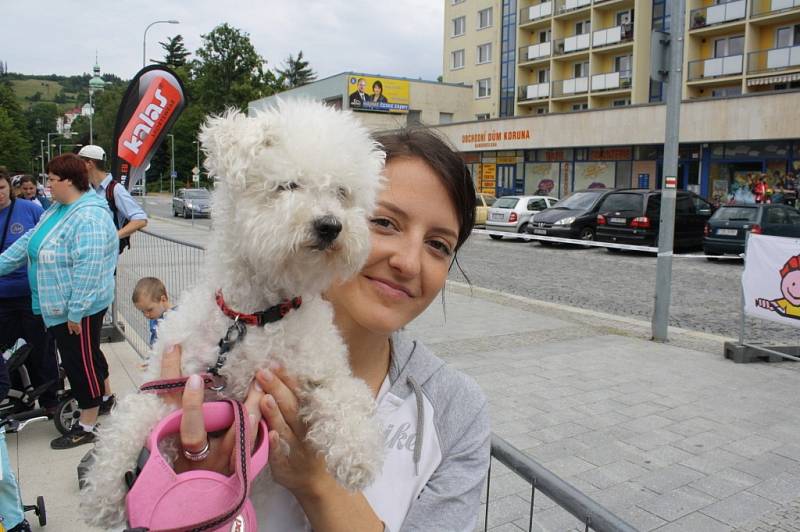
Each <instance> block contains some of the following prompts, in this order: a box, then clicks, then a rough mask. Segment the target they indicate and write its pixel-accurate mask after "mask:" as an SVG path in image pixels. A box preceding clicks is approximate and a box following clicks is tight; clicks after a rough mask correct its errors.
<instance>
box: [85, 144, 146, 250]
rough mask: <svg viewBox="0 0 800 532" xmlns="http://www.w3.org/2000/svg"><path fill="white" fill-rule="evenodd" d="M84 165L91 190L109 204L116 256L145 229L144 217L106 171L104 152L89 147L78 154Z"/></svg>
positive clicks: (90, 145) (98, 147)
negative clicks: (115, 238)
mask: <svg viewBox="0 0 800 532" xmlns="http://www.w3.org/2000/svg"><path fill="white" fill-rule="evenodd" d="M78 157H80V158H81V159H83V160H84V161H85V162H86V169H87V171H88V172H89V180H90V181H91V184H92V188H94V190H95V192H97V194H98V195H99V196H101V197H104V198H105V199H106V201H107V202H108V207H109V208H110V209H111V213H112V216H113V219H114V225H115V226H116V227H117V235H118V236H119V252H120V253H122V252H123V251H124V250H125V248H128V247H130V239H131V235H132V234H133V233H135V232H136V231H138V230H139V229H143V228H144V227H145V226H146V225H147V214H145V212H144V210H142V208H141V207H140V206H139V204H138V203H136V201H135V200H134V199H133V197H131V194H130V192H128V189H126V188H125V187H124V186H122V185H120V183H119V182H117V181H115V180H114V178H113V176H112V175H111V174H110V173H109V172H107V171H106V160H105V159H106V152H105V150H103V148H101V147H100V146H96V145H94V144H89V145H88V146H84V147H83V148H81V149H80V151H79V152H78Z"/></svg>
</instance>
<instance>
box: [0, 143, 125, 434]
mask: <svg viewBox="0 0 800 532" xmlns="http://www.w3.org/2000/svg"><path fill="white" fill-rule="evenodd" d="M47 171H48V178H47V180H48V182H49V184H50V188H51V190H52V194H53V200H54V201H55V202H57V203H58V205H54V206H52V207H51V208H50V209H48V211H47V212H46V213H45V214H44V215H43V216H42V218H41V220H40V221H39V224H38V225H37V226H36V228H34V229H32V230H30V231H28V232H27V233H25V235H24V236H22V237H21V238H20V239H19V240H17V241H16V242H15V243H14V245H12V246H11V247H10V248H9V249H8V250H7V251H5V252H4V253H3V254H2V255H0V275H5V274H7V273H8V272H11V271H13V270H15V269H17V268H19V267H20V266H24V265H25V263H26V262H27V264H28V280H29V282H30V286H31V300H32V307H33V311H34V313H37V314H41V315H42V318H43V319H44V323H45V325H46V326H47V327H48V331H49V332H50V334H51V335H52V336H53V337H54V338H55V341H56V345H57V346H58V350H59V352H60V353H61V363H62V366H63V367H64V370H65V372H66V374H67V378H69V382H70V387H71V389H72V392H73V394H74V396H75V398H76V399H77V401H78V406H79V407H80V408H81V415H80V420H79V422H78V423H77V424H76V425H75V427H74V428H73V429H72V431H70V432H69V433H68V434H65V435H64V436H62V437H60V438H56V439H55V440H53V441H52V442H50V446H51V447H52V448H53V449H69V448H71V447H75V446H77V445H83V444H86V443H91V442H92V441H94V433H93V432H92V431H93V429H94V424H95V422H96V420H97V415H98V408H99V406H100V403H101V401H102V399H103V396H104V394H105V393H106V391H105V386H104V380H105V379H106V378H107V377H108V365H107V363H106V361H105V357H104V356H103V353H102V352H101V351H100V327H101V326H102V322H103V315H104V314H105V312H106V308H107V307H108V306H109V305H110V304H111V301H112V300H113V299H114V269H115V268H116V264H117V246H118V239H117V231H116V228H115V227H114V222H113V221H112V220H111V216H110V214H109V210H108V206H107V205H106V203H105V200H104V199H103V198H100V197H99V196H98V195H97V194H95V192H94V191H93V190H90V189H89V177H88V175H87V173H86V165H85V164H84V163H83V161H81V159H80V158H78V157H77V156H76V155H73V154H71V153H70V154H65V155H60V156H58V157H56V158H54V159H53V160H52V161H50V163H49V164H48V167H47Z"/></svg>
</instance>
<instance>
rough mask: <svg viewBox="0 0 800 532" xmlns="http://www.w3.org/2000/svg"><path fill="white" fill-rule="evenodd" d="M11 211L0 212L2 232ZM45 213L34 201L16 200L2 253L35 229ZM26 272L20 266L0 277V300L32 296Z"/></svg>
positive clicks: (8, 209) (24, 267)
mask: <svg viewBox="0 0 800 532" xmlns="http://www.w3.org/2000/svg"><path fill="white" fill-rule="evenodd" d="M9 211H11V206H8V207H6V208H5V209H3V210H1V211H0V231H2V230H3V228H4V227H5V226H6V219H7V218H8V213H9ZM43 212H44V211H43V210H42V208H41V207H39V206H38V205H36V204H35V203H33V202H32V201H28V200H23V199H17V200H14V212H12V213H11V220H10V221H9V223H8V230H7V231H6V241H5V244H3V249H2V250H0V252H2V251H5V250H7V249H8V248H9V247H11V244H13V243H14V242H16V241H17V240H18V239H19V238H20V237H21V236H22V235H24V234H25V233H27V232H28V231H30V230H31V229H33V228H34V227H35V226H36V224H37V223H39V218H40V217H41V216H42V213H43ZM26 270H27V267H26V266H20V267H19V268H18V269H16V270H14V271H13V272H11V273H9V274H8V275H4V276H2V277H0V298H3V297H24V296H28V295H30V293H31V288H30V286H29V284H28V276H27V272H26Z"/></svg>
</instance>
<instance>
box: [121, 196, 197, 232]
mask: <svg viewBox="0 0 800 532" xmlns="http://www.w3.org/2000/svg"><path fill="white" fill-rule="evenodd" d="M136 200H137V201H139V203H140V204H142V205H144V206H145V210H146V211H147V214H148V216H158V217H161V218H172V217H173V214H172V198H171V197H169V196H162V195H151V196H145V197H137V198H136ZM177 219H179V220H182V219H181V218H177ZM186 223H188V224H190V225H191V224H194V225H197V226H200V227H204V228H209V227H211V220H210V219H209V218H196V219H194V220H192V219H191V218H190V219H189V220H186Z"/></svg>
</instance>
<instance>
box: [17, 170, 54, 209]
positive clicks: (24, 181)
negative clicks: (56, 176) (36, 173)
mask: <svg viewBox="0 0 800 532" xmlns="http://www.w3.org/2000/svg"><path fill="white" fill-rule="evenodd" d="M36 185H37V183H36V180H35V179H34V178H33V176H30V175H24V176H22V177H21V178H20V191H21V192H22V196H21V197H22V199H26V200H28V201H32V202H33V203H35V204H37V205H38V206H39V207H41V208H42V209H44V210H47V208H48V207H49V206H50V200H49V199H47V197H46V196H45V195H44V194H41V193H40V192H39V188H38V187H37V186H36Z"/></svg>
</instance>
